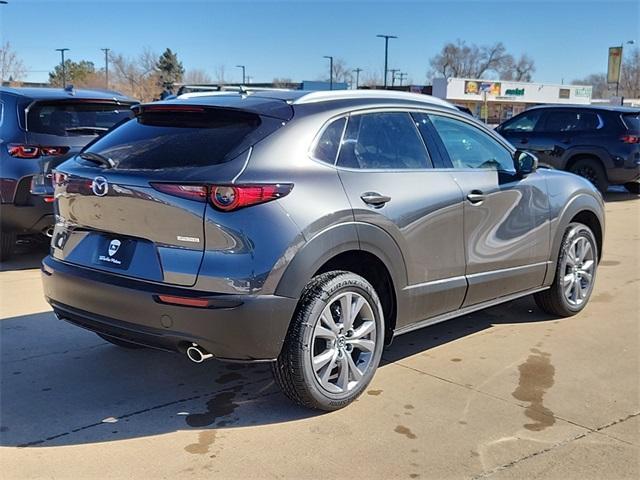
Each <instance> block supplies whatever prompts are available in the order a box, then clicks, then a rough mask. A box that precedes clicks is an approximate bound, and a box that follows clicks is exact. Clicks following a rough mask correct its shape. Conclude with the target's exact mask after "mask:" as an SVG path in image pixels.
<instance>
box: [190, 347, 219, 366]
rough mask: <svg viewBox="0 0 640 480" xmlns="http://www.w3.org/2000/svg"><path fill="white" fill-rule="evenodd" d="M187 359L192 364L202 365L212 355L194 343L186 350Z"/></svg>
mask: <svg viewBox="0 0 640 480" xmlns="http://www.w3.org/2000/svg"><path fill="white" fill-rule="evenodd" d="M187 357H189V360H191V361H192V362H193V363H202V362H204V361H205V360H208V359H209V358H211V357H213V354H211V353H208V352H207V351H206V350H204V349H202V347H199V346H198V344H196V343H194V344H192V345H191V346H190V347H189V348H187Z"/></svg>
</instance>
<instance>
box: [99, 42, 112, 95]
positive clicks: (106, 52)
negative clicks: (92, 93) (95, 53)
mask: <svg viewBox="0 0 640 480" xmlns="http://www.w3.org/2000/svg"><path fill="white" fill-rule="evenodd" d="M100 50H102V51H103V52H104V83H105V88H106V89H107V90H108V89H109V50H111V49H110V48H101V49H100Z"/></svg>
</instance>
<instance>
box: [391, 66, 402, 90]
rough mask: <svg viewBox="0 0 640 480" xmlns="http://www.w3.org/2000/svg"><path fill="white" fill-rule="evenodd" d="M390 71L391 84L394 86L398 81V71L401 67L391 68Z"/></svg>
mask: <svg viewBox="0 0 640 480" xmlns="http://www.w3.org/2000/svg"><path fill="white" fill-rule="evenodd" d="M389 71H390V72H391V86H392V87H393V86H394V85H395V83H396V72H399V71H400V69H399V68H390V69H389Z"/></svg>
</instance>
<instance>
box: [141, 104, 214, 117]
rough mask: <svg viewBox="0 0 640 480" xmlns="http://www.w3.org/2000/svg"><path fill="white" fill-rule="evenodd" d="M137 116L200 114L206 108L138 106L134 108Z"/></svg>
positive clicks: (193, 106) (173, 105)
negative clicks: (182, 113) (168, 113)
mask: <svg viewBox="0 0 640 480" xmlns="http://www.w3.org/2000/svg"><path fill="white" fill-rule="evenodd" d="M132 110H133V112H134V113H135V114H136V115H140V114H141V113H143V112H186V113H200V112H204V110H205V109H204V107H198V106H195V105H175V104H166V105H144V106H142V105H136V106H135V107H133V108H132Z"/></svg>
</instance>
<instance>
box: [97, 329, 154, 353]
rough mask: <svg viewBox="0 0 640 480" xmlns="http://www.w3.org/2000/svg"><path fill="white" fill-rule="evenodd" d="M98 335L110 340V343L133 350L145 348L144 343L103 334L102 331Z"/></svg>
mask: <svg viewBox="0 0 640 480" xmlns="http://www.w3.org/2000/svg"><path fill="white" fill-rule="evenodd" d="M96 335H98V336H99V337H100V338H101V339H103V340H105V341H107V342H109V343H110V344H112V345H115V346H116V347H120V348H129V349H132V350H135V349H137V348H144V347H143V346H142V345H138V344H137V343H131V342H127V341H126V340H121V339H119V338H115V337H110V336H109V335H102V334H101V333H97V334H96Z"/></svg>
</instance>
